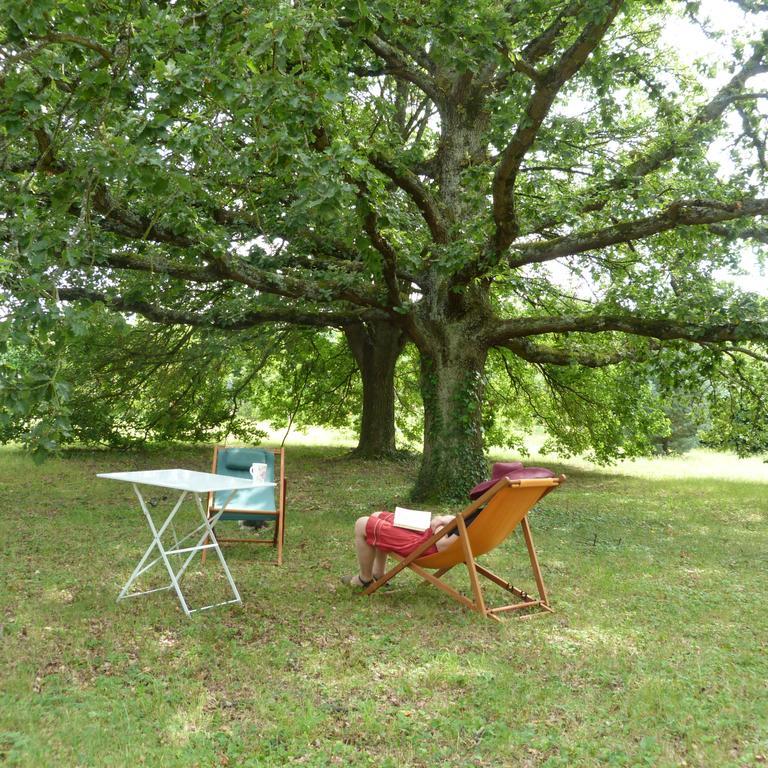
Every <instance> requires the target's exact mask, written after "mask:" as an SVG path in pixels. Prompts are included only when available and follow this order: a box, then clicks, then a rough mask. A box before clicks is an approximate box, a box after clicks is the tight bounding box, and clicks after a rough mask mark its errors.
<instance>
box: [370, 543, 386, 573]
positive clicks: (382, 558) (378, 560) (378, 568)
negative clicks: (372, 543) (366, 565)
mask: <svg viewBox="0 0 768 768" xmlns="http://www.w3.org/2000/svg"><path fill="white" fill-rule="evenodd" d="M387 554H388V553H387V552H385V551H384V550H383V549H377V550H376V556H375V557H374V558H373V571H372V574H373V577H374V578H376V579H380V578H381V577H382V576H383V575H384V574H385V573H386V572H387Z"/></svg>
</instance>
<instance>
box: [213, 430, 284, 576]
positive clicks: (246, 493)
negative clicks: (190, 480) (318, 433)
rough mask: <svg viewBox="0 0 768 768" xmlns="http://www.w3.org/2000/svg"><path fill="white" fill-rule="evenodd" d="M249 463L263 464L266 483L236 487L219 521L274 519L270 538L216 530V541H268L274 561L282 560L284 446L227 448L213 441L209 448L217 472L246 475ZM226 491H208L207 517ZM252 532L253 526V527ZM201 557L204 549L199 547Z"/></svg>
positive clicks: (260, 542)
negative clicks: (229, 535) (234, 535)
mask: <svg viewBox="0 0 768 768" xmlns="http://www.w3.org/2000/svg"><path fill="white" fill-rule="evenodd" d="M252 464H266V465H267V477H266V481H267V482H268V483H270V485H266V486H264V485H261V486H255V487H254V488H247V489H246V490H243V491H237V492H236V493H235V495H234V496H233V497H232V499H231V500H230V502H229V504H227V510H226V512H225V513H224V514H223V515H222V516H221V517H220V518H219V522H222V521H227V520H242V521H244V522H245V523H274V530H273V535H272V536H271V537H270V538H251V537H240V538H227V537H224V536H220V535H219V534H218V532H216V540H217V541H218V542H219V543H220V544H232V543H239V544H272V546H274V547H275V548H276V549H277V564H278V565H282V563H283V543H284V541H285V490H286V485H287V481H286V479H285V449H284V448H228V447H225V446H221V445H217V446H215V447H214V449H213V469H212V472H214V473H215V474H217V475H228V476H230V477H241V478H246V479H248V478H250V477H251V474H250V469H251V465H252ZM226 497H227V494H226V493H223V492H212V493H209V494H208V517H209V518H210V517H213V515H215V514H216V513H217V512H218V510H219V509H221V505H222V504H223V503H224V501H225V500H226ZM253 530H254V532H255V531H256V530H257V527H256V526H254V527H253ZM203 559H205V550H204V551H203Z"/></svg>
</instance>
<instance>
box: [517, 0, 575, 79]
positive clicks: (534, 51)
mask: <svg viewBox="0 0 768 768" xmlns="http://www.w3.org/2000/svg"><path fill="white" fill-rule="evenodd" d="M583 6H584V0H574V2H571V3H569V4H568V5H567V6H566V7H565V9H564V10H563V11H562V13H560V14H558V15H557V16H556V17H555V19H554V21H553V22H552V23H551V24H550V25H549V26H548V27H547V28H546V29H545V30H544V31H543V32H542V33H541V34H540V35H538V36H537V37H534V38H533V40H531V41H530V42H529V43H528V45H526V46H525V48H523V58H525V59H526V60H527V61H529V62H531V63H532V64H535V63H536V62H537V61H539V60H540V59H543V58H544V57H545V56H548V55H549V54H550V53H552V50H553V48H554V44H555V42H556V41H557V39H558V38H559V37H560V35H561V33H562V32H563V30H564V29H565V27H566V26H567V24H568V20H569V19H572V18H573V17H574V16H576V15H577V14H578V13H579V11H581V9H582V8H583Z"/></svg>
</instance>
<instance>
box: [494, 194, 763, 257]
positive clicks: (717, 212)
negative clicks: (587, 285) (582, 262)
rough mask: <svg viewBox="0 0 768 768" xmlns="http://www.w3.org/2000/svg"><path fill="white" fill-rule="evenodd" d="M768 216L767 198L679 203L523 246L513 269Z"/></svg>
mask: <svg viewBox="0 0 768 768" xmlns="http://www.w3.org/2000/svg"><path fill="white" fill-rule="evenodd" d="M766 214H768V198H761V199H757V200H745V201H743V202H738V203H721V202H718V201H716V200H679V201H677V202H675V203H673V204H672V205H670V206H668V207H667V208H665V209H664V210H663V211H661V212H659V213H657V214H656V215H654V216H646V217H645V218H642V219H635V220H634V221H626V222H622V223H621V224H616V225H615V226H612V227H606V228H604V229H598V230H593V231H591V232H584V233H574V234H572V235H565V236H564V237H557V238H554V239H552V240H545V241H543V242H537V243H531V244H529V245H524V246H523V245H521V246H519V247H517V248H516V249H515V254H514V255H513V256H512V258H511V259H510V261H509V265H510V266H511V267H521V266H523V265H525V264H538V263H541V262H544V261H551V260H552V259H557V258H560V257H562V256H573V255H575V254H578V253H584V252H585V251H592V250H596V249H599V248H606V247H607V246H610V245H617V244H619V243H629V242H631V241H633V240H640V239H642V238H645V237H650V236H651V235H657V234H659V233H660V232H666V231H668V230H670V229H675V228H676V227H681V226H694V225H697V224H713V223H716V222H720V221H730V220H732V219H739V218H744V217H752V216H762V215H766Z"/></svg>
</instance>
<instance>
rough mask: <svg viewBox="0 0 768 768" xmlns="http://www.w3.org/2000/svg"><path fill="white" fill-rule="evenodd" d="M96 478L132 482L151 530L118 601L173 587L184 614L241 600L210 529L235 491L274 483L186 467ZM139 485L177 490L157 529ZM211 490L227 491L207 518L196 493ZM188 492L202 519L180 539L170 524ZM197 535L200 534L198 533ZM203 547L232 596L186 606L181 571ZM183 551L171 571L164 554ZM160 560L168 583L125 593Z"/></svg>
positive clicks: (114, 474) (110, 474)
mask: <svg viewBox="0 0 768 768" xmlns="http://www.w3.org/2000/svg"><path fill="white" fill-rule="evenodd" d="M98 477H104V478H107V479H108V480H122V481H123V482H127V483H131V484H132V485H133V490H134V491H135V493H136V496H137V497H138V499H139V504H140V505H141V509H142V511H143V512H144V516H145V517H146V518H147V523H148V524H149V528H150V530H151V531H152V539H153V541H152V543H151V544H150V545H149V548H148V549H147V551H146V552H145V553H144V556H143V557H142V558H141V560H139V563H138V565H137V566H136V568H135V569H134V571H133V573H132V574H131V578H130V579H128V581H127V582H126V584H125V586H124V587H123V588H122V590H121V591H120V594H119V595H118V597H117V599H118V600H122V599H123V598H126V597H138V596H139V595H147V594H149V593H150V592H160V591H162V590H165V589H175V590H176V594H177V596H178V598H179V602H180V603H181V607H182V608H183V609H184V613H185V614H186V615H187V616H190V615H191V614H192V613H194V612H195V611H205V610H208V609H209V608H215V607H216V606H218V605H229V604H230V603H242V599H241V597H240V593H239V592H238V591H237V587H236V586H235V581H234V579H233V578H232V574H231V573H230V571H229V568H228V566H227V562H226V560H225V559H224V555H223V554H222V552H221V548H220V547H219V543H218V541H216V534H215V533H214V532H213V526H215V525H216V522H217V521H218V519H219V518H220V517H221V515H222V514H223V513H224V512H225V510H226V506H227V504H228V503H229V501H230V500H231V498H232V496H234V494H235V492H236V491H238V490H242V489H245V488H253V487H254V486H257V485H258V486H267V485H274V483H261V482H259V483H254V482H252V481H251V480H244V479H241V478H239V477H228V476H226V475H215V474H211V473H209V472H194V471H192V470H189V469H152V470H145V471H139V472H104V473H100V474H99V475H98ZM142 485H150V486H156V487H158V488H169V489H171V490H176V491H180V494H179V498H178V501H177V502H176V503H175V504H174V506H173V509H172V510H171V512H170V513H169V515H168V517H167V518H166V520H165V522H164V523H163V524H162V525H161V526H160V527H159V528H158V527H157V526H156V525H155V522H154V520H153V519H152V515H151V514H150V513H149V509H148V508H147V503H146V501H145V500H144V497H143V496H142V494H141V490H140V488H139V486H142ZM212 491H230V493H229V495H228V496H227V498H226V499H225V501H224V504H222V505H221V509H219V510H218V511H217V512H216V514H215V515H214V516H212V517H211V518H210V519H209V518H208V516H207V514H206V512H205V509H204V508H203V503H202V501H201V499H200V494H201V493H208V492H212ZM190 494H191V495H192V497H193V498H194V501H195V506H196V507H197V510H198V512H199V513H200V517H201V518H202V521H203V522H202V524H201V525H199V526H198V527H197V528H195V530H193V531H190V532H189V533H187V534H186V535H184V536H183V537H182V538H178V536H177V535H176V530H175V527H174V525H173V520H174V517H175V516H176V513H177V512H178V511H179V509H180V508H181V505H182V503H183V501H184V499H185V498H186V497H187V496H188V495H190ZM169 527H170V529H171V531H172V532H173V538H174V547H173V548H172V549H166V548H165V546H164V545H163V540H162V537H163V534H164V533H165V532H166V530H167V529H168V528H169ZM201 532H202V533H201ZM198 534H200V535H199V536H198ZM195 536H198V538H197V543H196V544H194V545H193V546H188V547H182V546H181V545H182V544H183V543H184V542H185V541H187V540H188V539H192V538H193V537H195ZM206 540H209V541H210V543H209V544H205V543H204V542H205V541H206ZM155 549H157V551H158V556H157V557H155V559H154V560H152V561H151V562H150V563H147V561H148V560H149V558H150V557H151V555H152V553H153V552H154V550H155ZM205 549H213V550H215V551H216V554H217V555H218V556H219V561H220V562H221V567H222V568H223V569H224V573H225V574H226V576H227V580H228V581H229V586H230V587H231V588H232V594H233V595H234V599H233V600H225V601H224V602H221V603H213V604H212V605H206V606H204V607H202V608H190V607H189V606H188V605H187V601H186V599H185V598H184V594H183V593H182V591H181V578H182V577H183V576H184V572H185V571H186V570H187V568H188V567H189V564H190V563H191V562H192V559H193V558H194V556H195V554H196V553H197V552H202V551H203V550H205ZM183 554H186V555H187V557H186V559H185V560H184V562H183V563H182V565H181V567H180V568H179V569H178V570H177V571H174V569H173V566H172V564H171V561H170V559H169V557H168V556H169V555H183ZM160 562H162V563H163V564H164V565H165V568H166V570H167V571H168V575H169V576H170V578H171V583H170V584H168V585H166V586H164V587H158V588H157V589H148V590H145V591H143V592H131V593H130V594H129V592H128V590H129V589H130V588H131V585H132V584H133V583H134V582H135V581H136V579H138V578H139V576H141V575H142V574H144V573H146V572H147V571H149V570H150V569H151V568H153V567H154V566H155V565H157V564H158V563H160Z"/></svg>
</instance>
